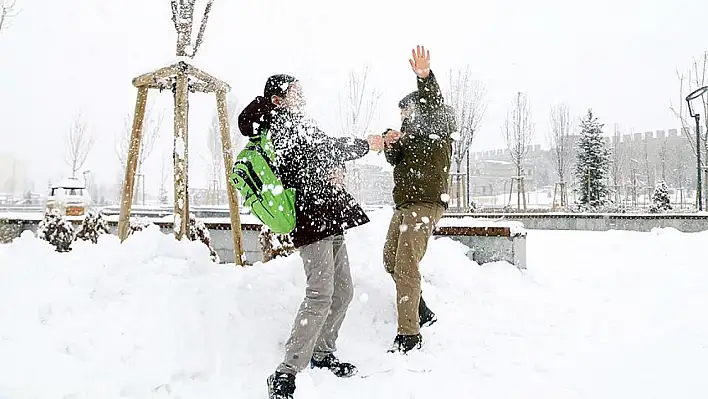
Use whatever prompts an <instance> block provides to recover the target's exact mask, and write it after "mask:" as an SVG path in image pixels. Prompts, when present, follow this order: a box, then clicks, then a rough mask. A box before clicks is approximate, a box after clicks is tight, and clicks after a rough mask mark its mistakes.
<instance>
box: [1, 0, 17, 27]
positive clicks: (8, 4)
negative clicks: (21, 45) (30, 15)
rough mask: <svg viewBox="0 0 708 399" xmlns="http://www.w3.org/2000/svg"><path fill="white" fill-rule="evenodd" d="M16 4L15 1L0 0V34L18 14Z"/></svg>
mask: <svg viewBox="0 0 708 399" xmlns="http://www.w3.org/2000/svg"><path fill="white" fill-rule="evenodd" d="M16 4H17V1H16V0H0V33H2V31H3V30H5V29H7V27H8V26H9V25H10V21H12V19H13V18H15V17H16V16H17V14H18V13H19V11H17V9H16V8H15V6H16Z"/></svg>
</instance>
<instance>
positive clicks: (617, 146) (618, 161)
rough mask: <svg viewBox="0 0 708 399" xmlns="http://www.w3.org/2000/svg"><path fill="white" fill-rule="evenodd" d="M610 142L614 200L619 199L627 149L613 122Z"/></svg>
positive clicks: (618, 128) (619, 130) (617, 200)
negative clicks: (613, 128) (613, 126)
mask: <svg viewBox="0 0 708 399" xmlns="http://www.w3.org/2000/svg"><path fill="white" fill-rule="evenodd" d="M612 137H613V140H612V141H613V142H612V152H611V154H612V155H611V156H612V166H611V167H610V173H611V174H612V185H613V191H614V193H615V202H620V200H621V187H622V186H623V183H624V180H625V179H624V172H625V168H626V165H625V164H626V163H627V155H628V154H627V150H626V148H625V146H624V145H623V144H622V131H621V129H620V127H619V125H618V124H616V123H615V132H614V134H613V136H612Z"/></svg>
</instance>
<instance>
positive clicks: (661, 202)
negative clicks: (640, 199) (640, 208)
mask: <svg viewBox="0 0 708 399" xmlns="http://www.w3.org/2000/svg"><path fill="white" fill-rule="evenodd" d="M670 209H672V208H671V199H670V198H669V189H668V188H667V187H666V182H665V181H663V180H662V181H660V182H659V184H657V186H656V189H654V196H653V197H652V199H651V206H650V207H649V212H651V213H660V212H666V211H668V210H670Z"/></svg>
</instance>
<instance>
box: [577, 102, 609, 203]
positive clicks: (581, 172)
mask: <svg viewBox="0 0 708 399" xmlns="http://www.w3.org/2000/svg"><path fill="white" fill-rule="evenodd" d="M603 126H604V125H603V124H601V123H599V122H598V121H597V118H596V117H595V116H594V115H593V114H592V109H589V110H588V114H587V116H586V117H585V119H583V120H582V121H581V122H580V128H581V132H580V138H579V139H578V144H577V146H578V148H577V161H576V164H575V178H576V180H577V182H578V186H577V187H576V188H575V190H576V192H578V194H580V198H579V199H578V200H579V202H580V204H582V205H584V206H587V207H590V208H597V207H599V206H602V205H604V204H605V203H606V202H607V200H608V194H609V192H610V190H609V187H608V186H607V177H608V175H609V166H610V152H609V150H608V149H607V148H606V147H605V142H604V141H603V140H602V127H603Z"/></svg>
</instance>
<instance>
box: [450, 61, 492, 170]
mask: <svg viewBox="0 0 708 399" xmlns="http://www.w3.org/2000/svg"><path fill="white" fill-rule="evenodd" d="M446 102H447V103H448V104H449V105H450V106H451V107H452V109H453V110H454V112H455V120H456V121H457V132H456V133H457V134H456V137H454V138H455V141H454V143H453V159H454V161H455V163H456V165H457V167H458V169H459V167H460V164H461V163H462V161H463V160H464V158H465V155H467V152H468V151H469V148H470V146H471V145H472V139H473V138H474V134H475V132H476V131H477V129H478V128H479V125H480V123H481V122H482V119H483V117H484V113H485V112H486V110H487V102H486V88H485V86H484V84H482V83H481V82H479V81H476V80H472V73H471V71H470V67H469V66H467V67H466V68H465V70H458V71H453V70H450V91H449V92H448V93H447V99H446ZM458 172H459V170H458Z"/></svg>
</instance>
